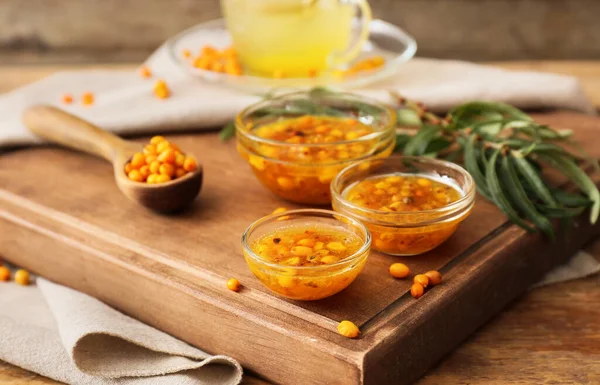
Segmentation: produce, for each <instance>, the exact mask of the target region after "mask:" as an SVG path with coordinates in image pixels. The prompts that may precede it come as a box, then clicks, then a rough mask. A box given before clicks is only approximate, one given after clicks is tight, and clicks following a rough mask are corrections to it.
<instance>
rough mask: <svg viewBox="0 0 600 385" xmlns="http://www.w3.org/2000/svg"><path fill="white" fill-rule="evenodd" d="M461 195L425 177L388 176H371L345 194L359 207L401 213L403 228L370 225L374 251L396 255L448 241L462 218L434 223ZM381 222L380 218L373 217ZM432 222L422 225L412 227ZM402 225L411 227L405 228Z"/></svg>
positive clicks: (454, 189) (455, 189)
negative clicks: (443, 209)
mask: <svg viewBox="0 0 600 385" xmlns="http://www.w3.org/2000/svg"><path fill="white" fill-rule="evenodd" d="M461 197H462V193H461V192H460V191H459V190H458V189H457V188H456V187H454V186H453V185H451V184H449V183H444V182H442V181H441V180H439V179H435V178H432V177H429V176H426V175H418V174H417V175H415V174H388V175H377V176H373V177H369V178H366V179H363V180H361V181H358V182H356V183H354V184H353V185H351V186H349V187H348V188H347V189H346V190H345V191H344V198H345V199H346V200H347V201H348V202H350V203H352V204H353V205H354V206H356V207H360V208H367V209H371V210H376V211H380V212H381V214H380V215H388V216H389V215H392V216H393V215H394V213H397V214H398V218H399V219H398V221H399V222H398V223H395V224H396V225H400V226H385V225H383V224H379V223H375V221H374V222H373V223H367V227H368V228H369V230H370V231H371V234H372V236H373V248H374V249H376V250H379V251H382V252H384V253H388V254H393V255H416V254H421V253H424V252H426V251H429V250H431V249H433V248H435V247H437V246H438V245H440V244H441V243H442V242H444V241H445V240H447V239H448V238H449V237H450V236H451V235H452V234H453V233H454V231H455V230H456V228H457V226H458V224H459V222H460V221H461V220H462V219H463V217H461V218H456V219H453V220H450V221H445V222H440V223H435V221H436V220H437V219H439V218H440V216H441V215H442V214H440V213H439V212H437V211H436V209H439V208H442V207H444V206H447V205H449V204H451V203H453V202H456V201H457V200H459V199H460V198H461ZM372 217H373V218H372V219H374V220H379V219H381V218H379V215H372ZM428 221H429V222H432V223H431V224H427V225H423V226H414V227H411V226H410V225H411V224H413V223H415V224H417V223H424V222H428ZM401 225H408V226H406V227H403V226H401Z"/></svg>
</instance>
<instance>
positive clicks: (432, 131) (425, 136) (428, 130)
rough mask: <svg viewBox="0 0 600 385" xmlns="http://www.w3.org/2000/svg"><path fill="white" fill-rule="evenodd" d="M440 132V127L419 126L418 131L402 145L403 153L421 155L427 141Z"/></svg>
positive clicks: (427, 143) (425, 148) (427, 144)
mask: <svg viewBox="0 0 600 385" xmlns="http://www.w3.org/2000/svg"><path fill="white" fill-rule="evenodd" d="M439 133H440V127H438V126H431V125H426V126H423V127H421V129H420V130H419V131H417V133H416V134H415V135H414V136H413V137H412V138H411V139H410V140H409V141H408V143H406V145H405V146H404V154H406V155H423V154H424V153H425V150H427V146H429V142H431V140H432V139H433V138H434V137H435V136H436V135H438V134H439Z"/></svg>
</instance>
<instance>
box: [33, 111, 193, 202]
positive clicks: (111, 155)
mask: <svg viewBox="0 0 600 385" xmlns="http://www.w3.org/2000/svg"><path fill="white" fill-rule="evenodd" d="M23 121H24V123H25V125H26V126H27V127H28V128H29V130H31V132H33V133H35V134H37V135H38V136H40V137H42V138H44V139H46V140H48V141H51V142H54V143H58V144H61V145H63V146H66V147H70V148H73V149H76V150H80V151H83V152H87V153H88V154H92V155H96V156H100V157H102V158H104V159H106V160H108V161H109V162H111V163H112V165H113V169H114V174H115V180H116V182H117V186H119V189H120V190H121V191H122V192H123V194H125V195H126V196H127V197H128V198H130V199H132V200H134V201H136V202H138V203H140V204H141V205H143V206H146V207H148V208H150V209H152V210H155V211H160V212H173V211H178V210H181V209H183V208H184V207H185V206H187V205H189V204H190V203H191V202H192V201H193V200H194V198H196V196H197V195H198V193H199V192H200V188H201V187H202V167H201V166H200V165H199V164H198V162H196V164H198V168H197V169H196V171H194V172H190V173H187V174H186V175H184V176H182V177H181V178H177V179H175V180H172V181H170V182H166V183H161V184H147V183H141V182H134V181H132V180H130V179H129V178H128V177H127V175H125V164H126V163H127V162H128V161H129V160H130V159H131V157H132V156H133V154H134V153H136V152H140V151H141V150H142V145H141V144H140V143H136V142H131V141H128V140H123V139H121V138H119V137H118V136H116V135H113V134H111V133H109V132H107V131H104V130H102V129H101V128H99V127H96V126H94V125H93V124H91V123H89V122H86V121H85V120H82V119H80V118H78V117H76V116H74V115H71V114H69V113H67V112H65V111H63V110H60V109H58V108H56V107H52V106H44V105H39V106H33V107H30V108H28V109H27V110H26V111H25V114H24V115H23ZM186 155H188V156H189V154H186Z"/></svg>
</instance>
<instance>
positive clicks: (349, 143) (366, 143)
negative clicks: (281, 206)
mask: <svg viewBox="0 0 600 385" xmlns="http://www.w3.org/2000/svg"><path fill="white" fill-rule="evenodd" d="M250 132H251V133H252V134H253V135H255V136H257V137H259V138H264V139H266V140H265V141H262V142H260V143H255V144H254V145H253V146H251V148H250V150H249V148H248V147H245V146H242V145H240V144H238V150H239V151H240V153H241V154H242V156H244V157H246V158H247V159H248V162H249V163H250V165H251V167H252V170H253V172H254V174H255V175H256V176H257V178H258V179H259V180H260V181H261V182H262V183H263V184H264V185H265V186H267V187H268V188H269V189H270V190H272V191H273V192H274V193H276V194H277V195H279V196H280V197H282V198H284V199H287V200H290V201H294V202H299V203H309V204H328V203H330V201H331V193H330V188H329V185H330V183H331V181H332V180H333V178H334V177H335V175H336V174H337V173H338V172H339V171H341V170H342V169H343V168H344V167H346V166H347V165H348V164H350V163H351V162H352V161H354V160H358V159H362V158H365V157H368V156H374V157H384V156H388V155H390V154H391V152H392V150H393V147H394V140H393V139H391V140H387V141H385V142H382V141H381V138H380V137H378V136H377V133H376V131H375V129H374V128H373V127H372V126H370V125H368V124H365V123H363V122H361V121H360V120H359V119H355V118H349V117H348V118H346V117H330V116H312V115H306V116H301V117H297V118H288V119H282V120H277V121H275V122H271V123H268V124H265V125H261V126H258V127H251V128H250Z"/></svg>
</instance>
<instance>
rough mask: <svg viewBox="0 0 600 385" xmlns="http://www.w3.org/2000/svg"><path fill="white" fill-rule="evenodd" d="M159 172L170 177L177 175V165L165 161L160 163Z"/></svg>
mask: <svg viewBox="0 0 600 385" xmlns="http://www.w3.org/2000/svg"><path fill="white" fill-rule="evenodd" d="M158 172H159V173H160V174H161V175H168V176H170V177H173V176H175V166H173V165H172V164H169V163H163V164H161V165H160V167H159V169H158Z"/></svg>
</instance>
